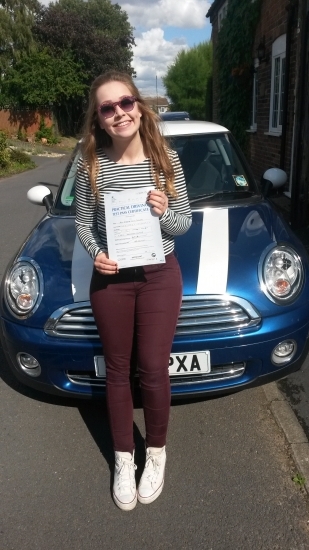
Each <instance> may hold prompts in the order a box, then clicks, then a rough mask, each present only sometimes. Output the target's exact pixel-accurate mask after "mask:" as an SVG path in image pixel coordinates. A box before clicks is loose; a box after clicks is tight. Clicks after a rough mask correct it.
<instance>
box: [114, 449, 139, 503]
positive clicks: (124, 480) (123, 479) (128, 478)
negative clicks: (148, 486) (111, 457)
mask: <svg viewBox="0 0 309 550" xmlns="http://www.w3.org/2000/svg"><path fill="white" fill-rule="evenodd" d="M116 468H117V473H118V480H117V487H118V489H119V490H120V493H123V492H124V493H125V494H126V493H127V492H128V491H127V489H129V490H130V489H131V487H132V485H134V483H135V479H134V471H135V470H136V468H137V466H136V464H134V463H133V462H131V461H129V460H125V459H124V458H122V459H120V460H118V461H117V465H116Z"/></svg>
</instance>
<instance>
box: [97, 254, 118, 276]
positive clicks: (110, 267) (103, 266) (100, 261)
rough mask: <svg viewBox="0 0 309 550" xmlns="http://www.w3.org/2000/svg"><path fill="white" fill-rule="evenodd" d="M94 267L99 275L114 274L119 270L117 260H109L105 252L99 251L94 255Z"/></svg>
mask: <svg viewBox="0 0 309 550" xmlns="http://www.w3.org/2000/svg"><path fill="white" fill-rule="evenodd" d="M94 267H95V268H96V270H97V271H98V272H99V273H101V275H115V273H118V272H119V269H118V265H117V262H115V261H114V260H110V259H109V257H108V254H106V252H99V254H98V255H97V256H96V257H95V260H94Z"/></svg>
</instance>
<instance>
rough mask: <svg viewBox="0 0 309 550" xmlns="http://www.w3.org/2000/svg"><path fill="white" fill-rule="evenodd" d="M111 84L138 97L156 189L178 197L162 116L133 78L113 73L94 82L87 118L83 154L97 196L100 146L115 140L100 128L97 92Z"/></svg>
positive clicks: (144, 140)
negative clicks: (123, 85) (117, 84)
mask: <svg viewBox="0 0 309 550" xmlns="http://www.w3.org/2000/svg"><path fill="white" fill-rule="evenodd" d="M108 82H123V83H124V84H125V85H126V86H127V87H128V89H129V90H130V92H131V94H132V95H133V96H135V97H136V98H137V101H138V108H139V110H140V112H141V113H142V117H141V122H140V130H139V132H140V136H141V140H142V144H143V147H144V151H145V154H146V156H147V157H149V158H150V160H151V166H152V172H153V176H154V180H155V184H156V187H157V188H158V189H161V190H163V191H166V192H167V193H168V194H169V195H170V196H172V197H175V196H176V195H177V193H176V190H175V187H174V180H175V175H174V170H173V166H172V163H171V160H170V158H169V155H168V152H167V148H168V146H167V143H166V140H165V138H164V137H163V136H162V135H161V133H160V130H159V128H158V122H159V120H160V119H159V117H158V115H156V113H154V111H152V109H151V108H150V107H149V106H148V105H147V103H146V102H145V100H144V99H143V98H142V96H141V95H140V92H139V91H138V89H137V87H136V86H135V84H134V82H133V80H132V78H131V76H130V75H129V74H127V73H122V72H118V71H109V72H107V73H105V74H102V75H100V76H98V77H97V78H96V79H95V80H94V81H93V83H92V85H91V87H90V92H89V103H88V109H87V112H86V115H85V122H84V129H83V140H82V145H81V149H82V154H83V158H84V165H85V169H86V170H87V172H88V174H89V178H90V183H91V189H92V192H93V194H94V195H95V196H98V189H97V185H96V179H97V175H98V157H97V154H96V150H97V149H98V148H100V147H104V148H105V147H106V148H108V147H111V145H112V138H111V137H110V135H109V134H108V133H107V132H106V131H105V130H103V129H102V128H100V126H99V121H98V112H97V90H98V89H99V88H100V87H101V86H102V85H103V84H106V83H108ZM160 176H163V179H164V185H162V182H161V181H160Z"/></svg>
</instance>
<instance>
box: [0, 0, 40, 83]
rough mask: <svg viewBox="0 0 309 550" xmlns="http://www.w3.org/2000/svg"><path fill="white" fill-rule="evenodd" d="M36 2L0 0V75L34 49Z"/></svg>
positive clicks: (38, 9) (37, 6)
mask: <svg viewBox="0 0 309 550" xmlns="http://www.w3.org/2000/svg"><path fill="white" fill-rule="evenodd" d="M40 8H41V5H40V3H39V2H38V1H37V0H0V73H1V74H3V72H5V70H6V69H7V67H9V66H10V65H11V64H12V63H13V62H14V61H15V60H19V59H20V58H21V57H22V56H23V55H27V54H28V53H30V52H32V51H33V50H34V48H35V42H34V39H33V36H32V32H31V29H32V25H33V22H34V19H35V17H36V16H37V15H38V14H39V12H40Z"/></svg>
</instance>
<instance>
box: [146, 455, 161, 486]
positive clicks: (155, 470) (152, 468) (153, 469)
mask: <svg viewBox="0 0 309 550" xmlns="http://www.w3.org/2000/svg"><path fill="white" fill-rule="evenodd" d="M160 466H161V461H160V457H157V456H154V455H148V456H147V460H146V464H145V472H144V475H145V477H146V478H147V480H148V481H149V482H150V483H154V482H155V481H156V479H157V477H158V475H159V470H160Z"/></svg>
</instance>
